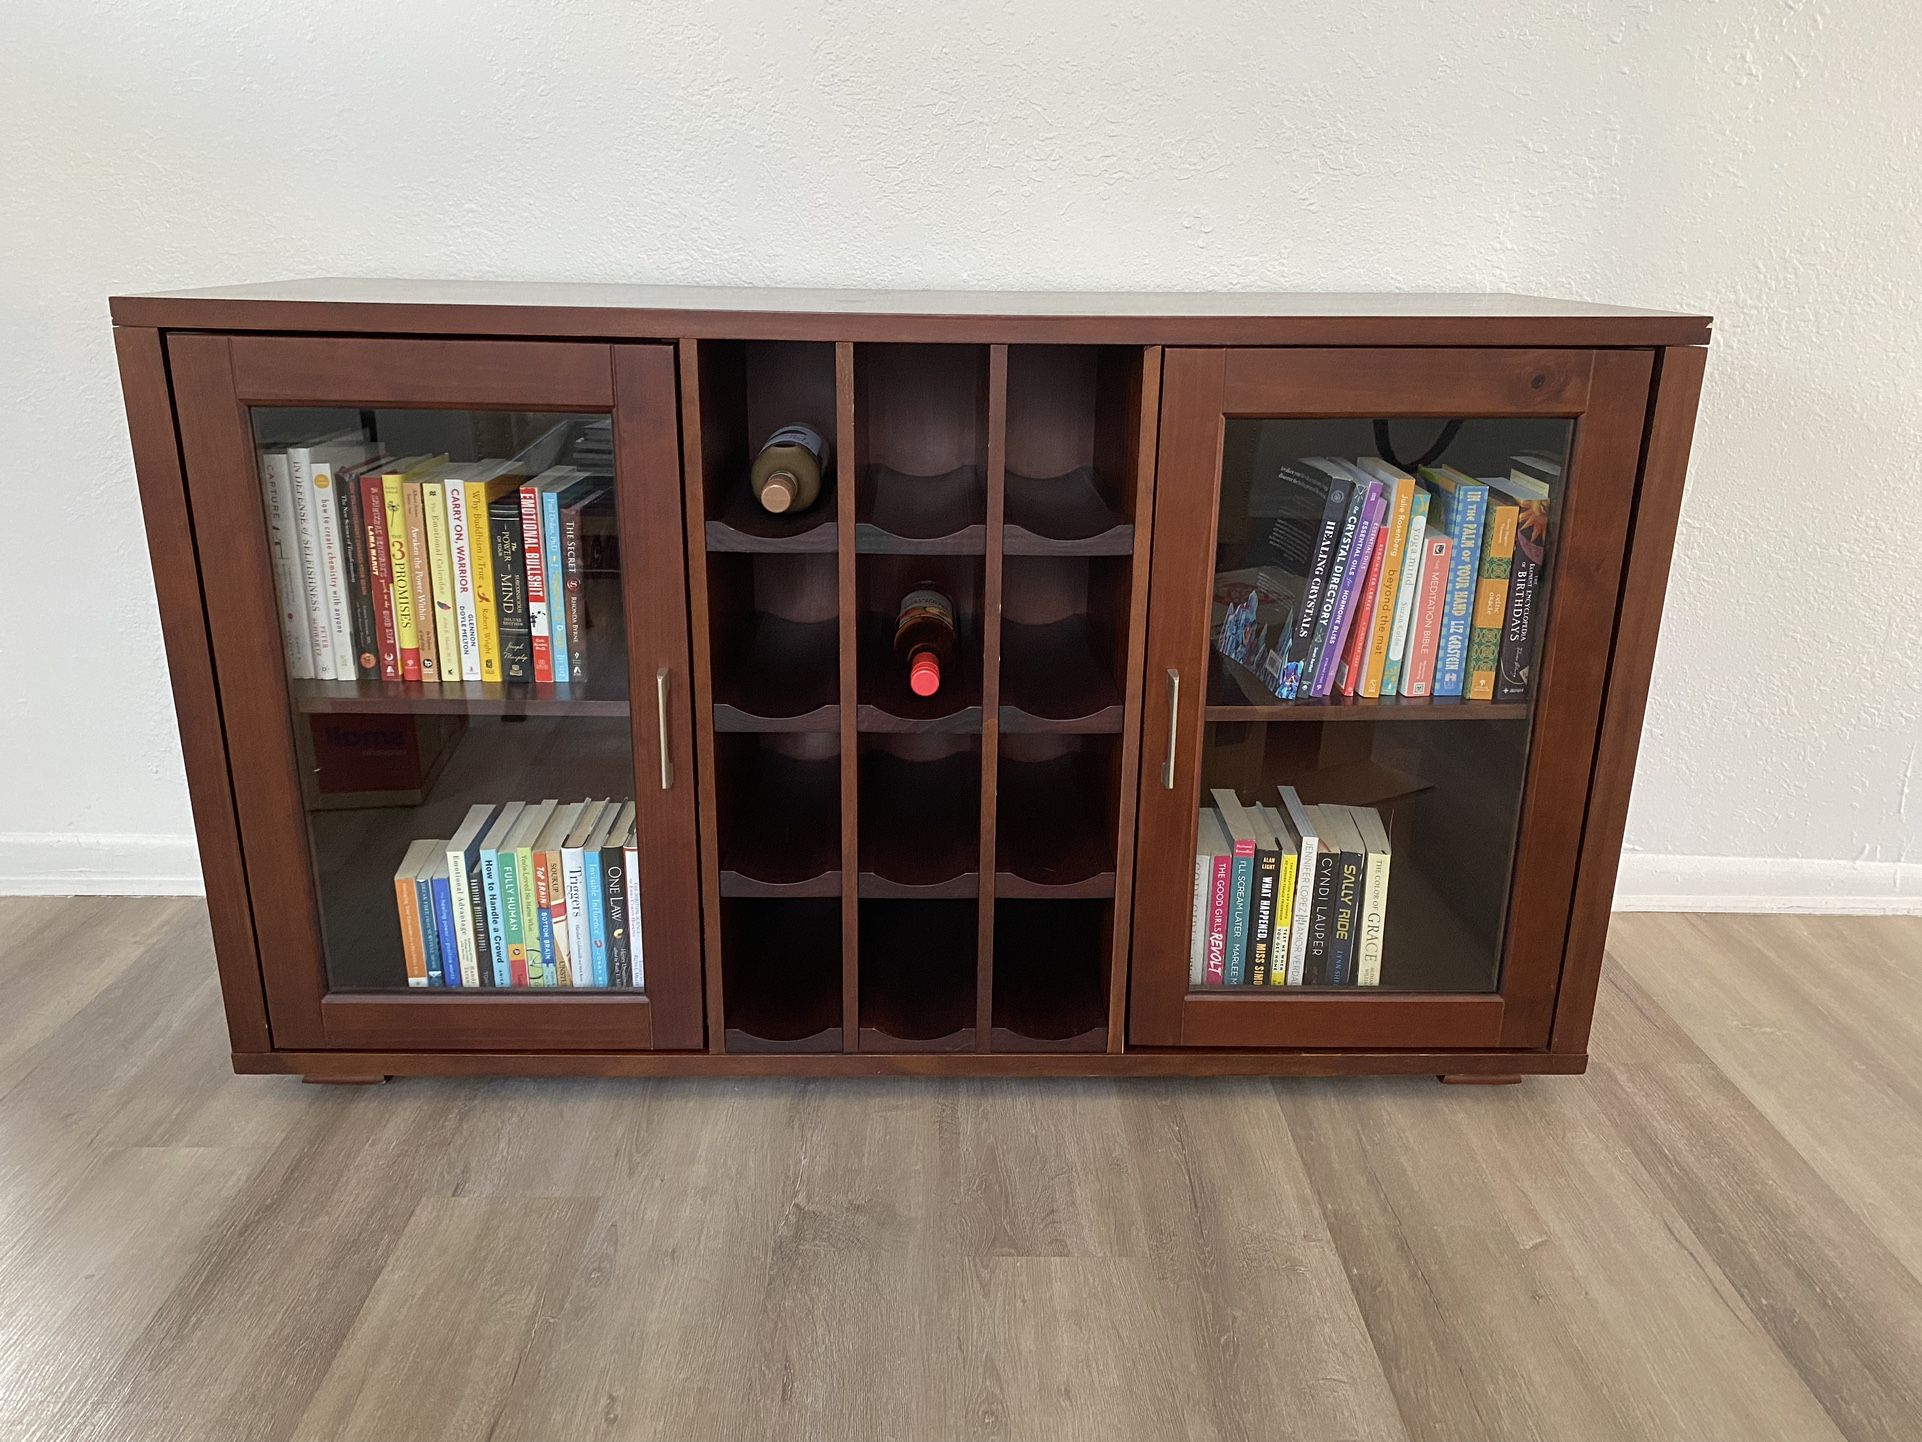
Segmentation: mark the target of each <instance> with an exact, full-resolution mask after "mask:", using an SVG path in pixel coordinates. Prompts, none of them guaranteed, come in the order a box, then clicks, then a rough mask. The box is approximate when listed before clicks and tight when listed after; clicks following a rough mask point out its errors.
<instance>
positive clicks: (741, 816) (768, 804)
mask: <svg viewBox="0 0 1922 1442" xmlns="http://www.w3.org/2000/svg"><path fill="white" fill-rule="evenodd" d="M714 754H715V770H716V773H717V774H716V776H715V795H716V801H717V803H718V804H717V808H716V809H717V810H718V812H719V814H720V837H719V850H720V858H721V894H722V895H723V896H838V895H840V891H841V871H840V866H841V850H840V845H841V843H840V821H839V818H840V785H841V782H840V774H841V772H840V758H839V744H838V738H837V737H835V736H834V735H831V734H825V733H818V734H794V735H783V736H752V735H727V734H721V735H717V736H716V737H715V738H714Z"/></svg>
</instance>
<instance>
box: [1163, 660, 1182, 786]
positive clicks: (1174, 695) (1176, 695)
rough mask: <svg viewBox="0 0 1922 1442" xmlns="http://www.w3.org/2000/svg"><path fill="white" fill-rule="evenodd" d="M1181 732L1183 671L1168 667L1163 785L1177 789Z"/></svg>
mask: <svg viewBox="0 0 1922 1442" xmlns="http://www.w3.org/2000/svg"><path fill="white" fill-rule="evenodd" d="M1180 733H1181V673H1180V672H1179V671H1177V670H1175V668H1174V667H1172V666H1170V667H1169V668H1168V759H1167V760H1166V761H1163V762H1162V763H1161V786H1162V789H1163V790H1165V791H1172V790H1174V789H1175V741H1176V738H1177V737H1178V736H1179V735H1180Z"/></svg>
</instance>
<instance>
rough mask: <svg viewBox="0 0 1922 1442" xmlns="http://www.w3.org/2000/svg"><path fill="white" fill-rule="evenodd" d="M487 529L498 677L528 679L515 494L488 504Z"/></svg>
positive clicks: (530, 657)
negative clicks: (490, 546)
mask: <svg viewBox="0 0 1922 1442" xmlns="http://www.w3.org/2000/svg"><path fill="white" fill-rule="evenodd" d="M487 530H488V535H489V537H490V538H491V539H492V542H493V547H494V617H495V622H496V624H497V626H498V627H499V629H500V653H501V660H500V665H501V679H502V680H503V681H532V680H533V679H534V658H533V651H532V648H531V647H530V645H529V636H528V630H527V572H526V569H525V566H524V561H523V554H524V553H523V549H522V545H521V512H520V502H519V498H518V496H510V497H504V498H503V499H502V500H499V501H496V502H495V503H494V504H493V505H491V506H489V507H488V513H487Z"/></svg>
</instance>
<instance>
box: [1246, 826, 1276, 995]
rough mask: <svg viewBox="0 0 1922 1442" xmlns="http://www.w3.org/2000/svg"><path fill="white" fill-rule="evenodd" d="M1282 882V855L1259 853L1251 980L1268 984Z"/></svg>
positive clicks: (1250, 935)
mask: <svg viewBox="0 0 1922 1442" xmlns="http://www.w3.org/2000/svg"><path fill="white" fill-rule="evenodd" d="M1280 881H1281V853H1280V852H1278V851H1265V850H1264V851H1257V852H1256V853H1255V900H1254V908H1253V910H1254V924H1253V925H1252V926H1251V927H1250V928H1249V932H1248V981H1249V984H1250V985H1253V986H1266V985H1268V956H1269V951H1270V949H1271V947H1272V946H1273V944H1274V938H1275V888H1276V886H1278V885H1279V884H1280Z"/></svg>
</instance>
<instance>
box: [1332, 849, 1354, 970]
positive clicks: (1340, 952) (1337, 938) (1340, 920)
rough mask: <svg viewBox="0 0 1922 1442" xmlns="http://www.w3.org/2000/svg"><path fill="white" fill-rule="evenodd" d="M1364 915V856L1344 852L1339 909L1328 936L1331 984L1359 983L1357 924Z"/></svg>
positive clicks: (1337, 881)
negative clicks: (1362, 889)
mask: <svg viewBox="0 0 1922 1442" xmlns="http://www.w3.org/2000/svg"><path fill="white" fill-rule="evenodd" d="M1360 912H1361V856H1360V854H1359V853H1357V852H1353V851H1343V852H1341V853H1340V855H1339V857H1338V860H1337V870H1336V872H1335V910H1334V919H1333V921H1332V922H1331V923H1330V927H1329V934H1328V984H1329V985H1330V986H1352V985H1354V981H1355V921H1356V918H1357V917H1358V916H1359V915H1360Z"/></svg>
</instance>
